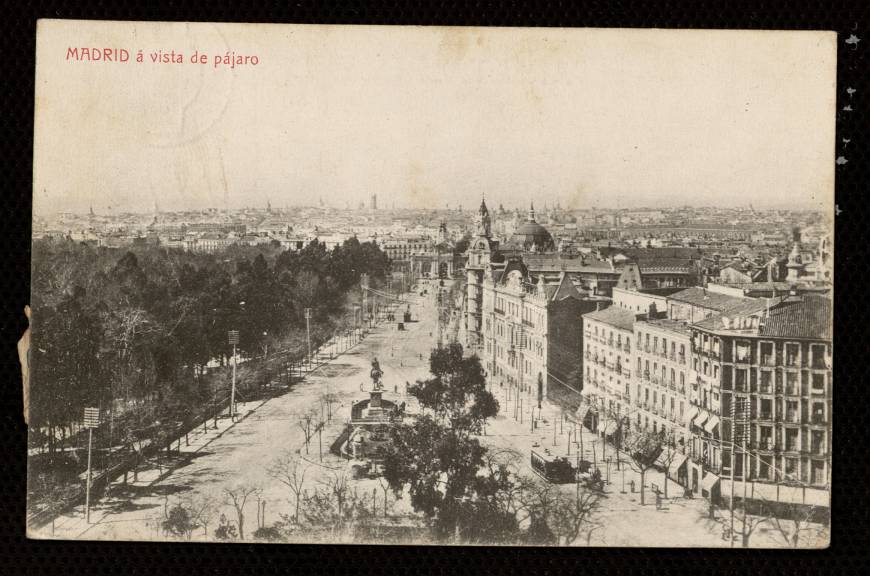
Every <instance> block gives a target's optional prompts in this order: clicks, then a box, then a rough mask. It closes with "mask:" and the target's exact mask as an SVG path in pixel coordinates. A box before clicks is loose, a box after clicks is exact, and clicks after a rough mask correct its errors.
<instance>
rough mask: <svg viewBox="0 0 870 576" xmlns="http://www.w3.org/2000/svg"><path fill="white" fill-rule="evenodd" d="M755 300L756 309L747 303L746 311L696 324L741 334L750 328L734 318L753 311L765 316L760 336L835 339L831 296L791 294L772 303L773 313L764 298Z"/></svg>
mask: <svg viewBox="0 0 870 576" xmlns="http://www.w3.org/2000/svg"><path fill="white" fill-rule="evenodd" d="M753 302H755V304H756V305H755V307H754V308H749V307H748V306H747V307H746V309H744V310H740V309H733V310H729V311H727V312H725V313H722V314H717V315H715V316H711V317H709V318H707V319H705V320H702V321H701V322H698V323H697V324H696V325H697V326H698V327H699V328H704V329H707V330H713V331H716V332H731V333H734V334H740V333H745V332H746V331H745V330H743V329H734V328H732V326H733V319H734V318H737V317H739V316H741V315H750V314H753V315H756V316H758V315H761V316H760V317H761V320H760V322H759V327H758V330H757V333H756V335H757V336H769V337H771V338H805V339H812V340H832V339H833V332H834V331H833V316H832V310H833V307H832V303H831V300H830V298H826V297H825V296H818V295H816V294H807V295H804V296H797V297H788V298H784V299H783V300H781V301H780V302H778V303H777V304H775V305H772V306H771V307H770V311H769V312H767V311H766V304H765V302H764V301H763V300H762V301H759V300H755V301H753ZM759 304H760V306H759ZM726 325H727V327H726Z"/></svg>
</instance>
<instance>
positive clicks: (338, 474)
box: [318, 469, 349, 525]
mask: <svg viewBox="0 0 870 576" xmlns="http://www.w3.org/2000/svg"><path fill="white" fill-rule="evenodd" d="M318 483H319V484H320V485H321V486H323V488H324V489H325V491H326V493H327V495H328V496H329V497H330V498H332V499H333V501H334V503H335V509H336V513H337V516H338V524H339V525H341V523H342V521H343V519H344V513H345V502H346V501H347V497H348V490H349V478H348V475H347V471H346V470H344V469H340V470H332V471H330V472H329V473H328V474H327V475H326V477H325V478H322V479H321V480H320V481H319V482H318Z"/></svg>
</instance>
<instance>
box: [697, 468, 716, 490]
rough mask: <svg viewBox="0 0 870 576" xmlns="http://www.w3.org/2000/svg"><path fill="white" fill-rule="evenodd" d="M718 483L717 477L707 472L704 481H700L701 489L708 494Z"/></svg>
mask: <svg viewBox="0 0 870 576" xmlns="http://www.w3.org/2000/svg"><path fill="white" fill-rule="evenodd" d="M718 483H719V477H718V476H716V475H715V474H713V473H712V472H707V474H705V475H704V479H703V480H701V487H702V488H703V489H704V490H706V491H707V492H709V491H710V490H712V489H713V487H714V486H715V485H716V484H718Z"/></svg>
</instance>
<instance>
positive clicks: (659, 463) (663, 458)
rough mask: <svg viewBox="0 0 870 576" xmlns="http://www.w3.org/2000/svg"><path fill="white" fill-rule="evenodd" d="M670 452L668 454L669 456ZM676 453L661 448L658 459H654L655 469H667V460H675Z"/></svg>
mask: <svg viewBox="0 0 870 576" xmlns="http://www.w3.org/2000/svg"><path fill="white" fill-rule="evenodd" d="M669 452H670V454H669ZM676 455H677V451H676V450H673V449H671V450H668V449H667V448H663V449H662V451H661V452H659V455H658V457H657V458H656V462H655V465H656V467H657V468H662V469H664V468H667V467H668V460H670V459H671V458H676Z"/></svg>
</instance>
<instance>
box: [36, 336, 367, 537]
mask: <svg viewBox="0 0 870 576" xmlns="http://www.w3.org/2000/svg"><path fill="white" fill-rule="evenodd" d="M361 341H362V338H360V339H358V340H356V341H355V342H354V343H353V344H352V345H351V346H349V347H348V348H347V349H345V350H343V351H342V352H341V353H336V354H327V355H326V356H327V357H328V359H327V358H325V359H323V361H320V362H316V363H315V364H313V365H312V367H311V369H310V370H305V371H304V373H303V378H304V377H307V376H309V375H311V374H312V373H316V371H317V370H318V369H320V368H322V367H323V366H325V365H327V364H329V363H330V361H331V360H333V359H336V358H339V357H340V356H341V354H344V353H346V352H349V351H350V350H352V349H353V348H354V347H355V346H356V345H358V344H359V343H360V342H361ZM328 348H332V349H333V350H336V348H335V343H334V342H332V341H331V340H330V341H329V342H327V343H325V344H324V345H323V347H322V348H321V349H320V350H324V349H328ZM320 350H318V351H317V352H316V353H314V354H312V355H313V356H315V358H318V359H320V358H321V357H322V356H321V354H320ZM271 399H272V398H265V399H262V400H253V401H248V402H246V401H244V399H243V398H242V397H239V398H238V401H237V408H236V418H235V421H233V420H231V419H230V418H229V417H228V416H227V415H223V416H221V417H219V418H218V419H217V425H215V421H214V420H213V419H209V420H208V421H207V423H206V429H205V430H204V429H203V426H198V427H197V428H195V429H193V430H191V431H190V432H189V433H188V434H186V435H184V434H183V435H181V436H180V437H179V438H177V439H176V440H174V441H173V443H172V445H173V447H176V449H175V450H173V451H172V453H171V455H168V456H167V455H166V453H165V452H163V453H161V454H160V460H159V461H158V459H157V458H156V457H152V458H149V459H148V460H146V461H144V462H143V463H142V464H141V465H140V466H139V468H138V469H137V473H136V474H135V477H136V480H135V481H134V480H133V478H134V473H133V471H132V470H131V471H129V472H128V474H127V482H126V484H124V483H123V474H122V475H119V476H118V477H116V478H113V480H112V482H111V484H110V486H109V487H108V488H107V489H106V493H107V494H108V495H107V496H103V497H102V498H100V497H98V496H97V494H95V493H92V494H91V496H92V500H91V514H90V523H88V521H87V519H86V518H85V513H84V504H80V505H77V506H75V507H74V508H71V509H67V510H66V511H65V512H63V513H62V514H60V515H59V516H58V517H57V518H55V520H54V527H53V528H52V523H51V522H49V523H47V524H46V525H43V526H39V527H38V528H29V529H28V530H29V532H30V536H31V537H34V538H57V539H62V538H88V531H89V530H91V529H92V528H94V527H95V526H97V525H98V524H101V523H105V522H111V520H109V519H108V518H109V517H110V516H112V515H113V514H115V513H116V512H117V511H118V510H123V509H129V506H130V496H129V495H130V494H131V493H133V494H135V493H142V492H144V491H147V490H149V489H150V490H152V491H155V492H158V491H159V490H158V489H157V485H158V484H159V483H160V482H161V481H162V480H164V479H165V478H167V477H168V476H170V475H171V474H172V473H173V472H174V471H175V470H176V469H177V468H179V467H181V466H184V465H186V464H187V463H188V462H189V461H190V460H191V459H192V458H193V457H195V456H196V455H197V454H198V453H200V452H201V451H203V450H204V449H205V448H206V447H208V446H209V445H210V444H211V443H212V442H213V441H215V440H217V439H218V438H221V437H222V436H223V435H224V434H225V433H226V432H228V431H229V430H231V429H233V428H234V427H235V426H236V425H237V424H239V423H241V422H243V421H244V420H245V419H247V418H248V417H249V416H251V415H252V414H254V413H255V412H256V411H257V410H258V409H259V408H260V407H262V406H263V405H264V404H266V403H267V402H269V401H270V400H271ZM158 464H159V465H158ZM155 529H157V528H155Z"/></svg>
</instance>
